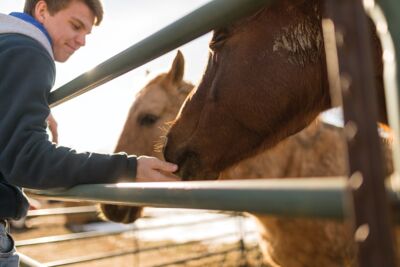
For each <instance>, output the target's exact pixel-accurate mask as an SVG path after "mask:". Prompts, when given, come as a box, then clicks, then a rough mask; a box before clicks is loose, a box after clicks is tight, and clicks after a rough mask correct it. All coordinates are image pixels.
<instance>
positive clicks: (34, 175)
mask: <svg viewBox="0 0 400 267" xmlns="http://www.w3.org/2000/svg"><path fill="white" fill-rule="evenodd" d="M102 16H103V10H102V6H101V3H100V0H26V3H25V9H24V13H11V14H10V15H3V14H0V266H18V256H17V255H16V254H15V249H14V244H13V241H12V239H11V237H10V236H9V235H8V233H7V232H6V220H8V219H18V218H21V217H22V216H24V215H26V213H27V209H28V202H27V200H26V197H25V196H24V195H23V193H22V191H21V190H20V188H19V187H27V188H36V189H47V188H59V187H71V186H74V185H77V184H90V183H116V182H121V181H125V182H126V181H170V180H173V178H172V174H171V172H174V171H175V170H176V168H177V166H176V165H173V164H171V163H167V162H164V161H161V160H158V159H156V158H152V157H145V156H141V157H138V158H136V156H128V155H126V154H124V153H119V154H111V155H105V154H97V153H77V152H76V151H74V150H72V149H70V148H67V147H61V146H57V145H56V144H55V143H51V142H50V141H49V140H48V135H47V134H46V125H47V124H46V119H47V118H48V117H49V114H50V109H49V105H48V102H47V99H48V95H49V92H50V89H51V88H52V86H53V85H54V80H55V64H54V60H56V61H59V62H65V61H66V60H67V59H68V58H69V57H70V56H71V55H72V54H73V53H74V52H75V51H76V50H78V49H79V48H80V47H82V46H84V45H85V37H86V35H87V34H89V33H90V32H91V30H92V27H93V25H99V24H100V22H101V20H102ZM50 119H51V117H50Z"/></svg>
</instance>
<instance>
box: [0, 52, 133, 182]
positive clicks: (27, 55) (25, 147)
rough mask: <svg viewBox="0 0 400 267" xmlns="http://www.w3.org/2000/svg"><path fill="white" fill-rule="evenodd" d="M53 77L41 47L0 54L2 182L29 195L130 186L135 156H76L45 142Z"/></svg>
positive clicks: (49, 63)
mask: <svg viewBox="0 0 400 267" xmlns="http://www.w3.org/2000/svg"><path fill="white" fill-rule="evenodd" d="M0 48H1V45H0ZM5 62H7V63H6V64H5ZM54 77H55V66H54V62H53V61H52V59H51V58H50V56H49V55H48V54H47V52H46V51H45V50H43V49H42V48H41V47H38V46H35V45H21V46H18V45H17V46H13V47H11V48H9V49H0V95H1V97H0V172H1V173H2V174H3V175H4V177H5V179H6V180H7V181H8V182H9V183H11V184H15V185H17V186H21V187H27V188H34V189H48V188H59V187H64V188H65V187H71V186H74V185H77V184H89V183H115V182H119V181H129V180H131V181H133V178H134V177H135V176H136V165H137V164H136V163H137V162H136V157H135V156H128V155H126V154H125V153H119V154H109V155H108V154H99V153H77V152H76V151H75V150H73V149H70V148H67V147H62V146H56V145H55V144H53V143H51V142H50V141H49V138H48V135H47V132H46V118H47V116H48V114H49V112H50V109H49V105H48V102H47V99H48V95H49V92H50V89H51V87H52V86H53V84H54Z"/></svg>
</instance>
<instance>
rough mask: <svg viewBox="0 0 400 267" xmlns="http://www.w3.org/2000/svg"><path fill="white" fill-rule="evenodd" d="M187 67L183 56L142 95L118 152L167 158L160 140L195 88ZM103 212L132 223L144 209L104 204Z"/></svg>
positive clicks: (101, 208)
mask: <svg viewBox="0 0 400 267" xmlns="http://www.w3.org/2000/svg"><path fill="white" fill-rule="evenodd" d="M184 64H185V63H184V59H183V56H182V54H181V53H180V52H179V53H178V54H177V56H176V58H175V60H174V62H173V64H172V66H171V69H170V71H169V72H168V73H164V74H160V75H158V76H157V77H156V78H154V79H153V80H151V81H150V82H149V83H148V84H147V85H146V86H145V88H143V89H142V90H140V91H139V93H138V94H137V96H136V99H135V102H134V103H133V104H132V106H131V108H130V110H129V114H128V117H127V120H126V122H125V125H124V128H123V130H122V133H121V135H120V137H119V140H118V143H117V146H116V148H115V151H116V152H119V151H124V152H127V153H128V154H137V155H150V156H155V157H159V158H162V157H163V156H162V153H161V148H162V145H163V143H161V139H160V136H164V135H165V133H166V124H167V122H170V121H172V120H174V118H175V116H176V113H177V112H178V109H179V107H180V106H181V105H182V103H183V101H184V100H185V98H186V96H187V95H188V94H189V92H190V91H191V90H192V88H193V85H192V84H190V83H187V82H185V81H184V80H183V73H184ZM162 129H165V130H164V131H163V130H162ZM157 147H158V148H159V149H157ZM100 210H101V212H102V214H103V215H104V217H106V218H107V219H110V220H112V221H116V222H122V223H130V222H133V221H134V220H135V219H136V218H137V217H139V216H140V211H141V208H137V207H127V206H117V205H108V204H104V205H103V204H102V205H100Z"/></svg>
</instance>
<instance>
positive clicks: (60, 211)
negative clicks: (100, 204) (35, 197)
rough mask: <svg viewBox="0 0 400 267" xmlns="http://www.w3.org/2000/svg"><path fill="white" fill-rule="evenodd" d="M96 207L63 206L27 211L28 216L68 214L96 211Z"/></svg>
mask: <svg viewBox="0 0 400 267" xmlns="http://www.w3.org/2000/svg"><path fill="white" fill-rule="evenodd" d="M96 212H98V209H97V208H96V207H95V206H93V205H91V206H79V207H63V208H50V209H37V210H30V211H28V215H27V216H28V217H38V216H54V215H68V214H82V213H96Z"/></svg>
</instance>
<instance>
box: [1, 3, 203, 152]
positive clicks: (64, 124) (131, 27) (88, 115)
mask: <svg viewBox="0 0 400 267" xmlns="http://www.w3.org/2000/svg"><path fill="white" fill-rule="evenodd" d="M207 2H209V0H184V1H183V0H168V1H165V0H147V1H144V0H103V5H104V9H105V16H104V20H103V22H102V25H101V26H100V27H95V28H94V29H93V32H92V34H91V35H90V36H89V37H88V38H87V42H86V43H87V44H86V46H85V47H83V48H81V49H80V50H79V51H78V52H76V53H75V54H74V55H73V56H72V58H71V59H70V60H69V61H67V62H66V63H63V64H57V80H56V85H55V88H58V87H59V86H61V85H63V84H64V83H66V82H68V81H70V80H72V79H73V78H75V77H76V76H78V75H79V74H81V73H83V72H85V71H88V70H90V69H92V68H93V67H95V66H96V65H98V64H100V63H101V62H103V61H104V60H106V59H108V58H110V57H111V56H113V55H115V54H117V53H119V52H121V51H122V50H124V49H126V48H128V47H129V46H131V45H133V44H135V43H136V42H139V41H140V40H142V39H144V38H145V37H147V36H149V35H150V34H152V33H154V32H156V31H157V30H159V29H161V28H162V27H164V26H166V25H168V24H169V23H172V22H173V21H174V20H176V19H178V18H180V17H182V16H184V15H185V14H187V13H189V12H190V11H192V10H194V9H196V8H197V7H200V6H201V5H204V4H205V3H207ZM23 5H24V1H23V0H2V1H0V12H1V13H10V12H12V11H21V10H22V8H23ZM209 39H210V34H208V35H205V36H203V37H200V38H198V39H197V40H195V41H193V42H191V43H189V44H187V45H184V46H183V47H181V48H180V49H181V51H182V52H183V54H184V56H185V59H186V68H185V79H186V80H188V81H191V82H192V83H194V84H196V83H198V81H199V80H200V78H201V75H202V72H203V70H204V68H205V66H206V62H207V55H208V41H209ZM175 53H176V51H172V52H170V53H168V54H166V55H165V56H163V57H161V58H159V59H156V60H153V61H152V62H149V63H148V64H146V65H144V66H143V67H140V68H138V69H136V70H133V71H131V72H129V73H127V74H125V75H123V76H121V77H119V78H117V79H114V80H113V81H111V82H109V83H107V84H105V85H102V86H100V87H99V88H97V89H94V90H93V91H92V92H89V93H86V94H85V95H83V96H80V97H78V98H77V99H74V100H71V101H69V102H67V103H65V104H62V105H60V106H58V107H56V108H54V110H53V114H54V116H55V117H56V119H57V121H58V124H59V135H60V138H59V139H60V144H61V145H65V146H69V147H73V148H76V149H78V150H79V151H95V152H112V151H113V149H114V146H115V143H116V141H117V139H118V136H119V133H120V131H121V129H122V126H123V123H124V121H125V117H126V114H127V112H128V109H129V107H130V104H131V103H132V102H133V100H134V96H135V94H136V92H137V90H139V89H140V88H142V87H143V86H144V85H145V84H146V82H147V81H148V79H149V76H150V77H153V76H155V75H156V74H158V73H161V72H163V71H166V70H167V69H168V68H169V66H170V64H171V63H172V60H173V58H174V56H175ZM147 70H148V71H150V75H149V76H146V71H147Z"/></svg>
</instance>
